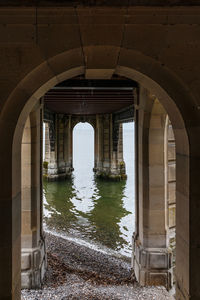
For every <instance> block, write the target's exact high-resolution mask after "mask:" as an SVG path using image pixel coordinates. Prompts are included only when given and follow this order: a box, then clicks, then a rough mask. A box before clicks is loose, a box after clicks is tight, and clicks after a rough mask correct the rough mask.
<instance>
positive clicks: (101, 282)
mask: <svg viewBox="0 0 200 300" xmlns="http://www.w3.org/2000/svg"><path fill="white" fill-rule="evenodd" d="M46 241H47V251H48V253H49V267H48V270H47V274H46V278H45V282H44V285H43V287H42V289H41V290H22V299H23V300H133V299H134V300H171V299H173V297H172V296H170V295H169V293H168V292H167V291H166V289H165V288H164V287H141V286H139V285H138V283H136V282H133V281H132V282H131V267H130V261H127V259H125V258H117V257H112V256H110V255H106V254H103V253H101V252H98V251H95V250H93V249H90V248H87V247H85V246H81V245H78V244H76V243H75V242H71V241H68V240H64V239H62V238H60V237H57V236H54V235H52V234H49V233H48V234H47V235H46Z"/></svg>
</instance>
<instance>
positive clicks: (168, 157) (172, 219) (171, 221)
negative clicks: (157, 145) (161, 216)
mask: <svg viewBox="0 0 200 300" xmlns="http://www.w3.org/2000/svg"><path fill="white" fill-rule="evenodd" d="M165 201H166V221H167V246H168V248H169V250H170V251H171V253H172V278H171V280H172V281H171V285H172V286H173V285H174V284H175V263H176V145H175V137H174V131H173V128H172V124H171V121H170V120H169V117H168V116H167V118H166V125H165Z"/></svg>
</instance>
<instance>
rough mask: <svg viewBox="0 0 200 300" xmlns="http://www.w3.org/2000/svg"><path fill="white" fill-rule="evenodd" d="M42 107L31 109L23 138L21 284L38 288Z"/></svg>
mask: <svg viewBox="0 0 200 300" xmlns="http://www.w3.org/2000/svg"><path fill="white" fill-rule="evenodd" d="M41 152H42V109H41V106H40V104H38V105H37V106H36V107H35V109H34V110H33V111H32V112H31V113H30V115H29V117H28V119H27V121H26V124H25V128H24V132H23V138H22V148H21V154H22V160H21V164H22V181H21V182H22V187H21V197H22V223H21V286H22V288H29V289H30V288H39V287H41V283H42V280H43V277H44V274H45V269H46V251H45V238H44V235H43V229H42V204H41V203H42V176H41V169H42V157H41Z"/></svg>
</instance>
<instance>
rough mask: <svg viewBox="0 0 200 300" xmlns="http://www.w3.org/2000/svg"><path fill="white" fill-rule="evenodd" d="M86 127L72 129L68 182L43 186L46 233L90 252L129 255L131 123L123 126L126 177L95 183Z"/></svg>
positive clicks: (90, 133)
mask: <svg viewBox="0 0 200 300" xmlns="http://www.w3.org/2000/svg"><path fill="white" fill-rule="evenodd" d="M89 126H90V125H89V124H87V123H86V124H85V123H84V124H80V125H79V124H78V125H77V126H76V127H75V129H74V142H73V150H74V153H73V157H74V163H73V165H74V172H73V177H72V179H71V180H67V181H63V182H49V183H48V182H44V221H45V227H46V228H47V229H48V230H53V231H54V232H56V233H58V234H61V235H62V236H64V237H66V238H70V239H75V240H76V241H78V242H80V243H82V244H87V245H89V246H90V247H93V248H98V249H100V250H103V251H106V253H108V252H110V253H115V254H116V253H118V254H123V255H126V256H131V237H132V233H133V231H134V172H133V170H134V155H133V154H134V152H133V143H134V141H133V124H125V125H124V130H123V134H124V159H125V163H126V170H127V175H128V178H127V180H126V181H120V182H112V181H108V182H107V181H103V180H99V179H96V178H95V176H94V173H93V167H94V133H93V129H92V128H90V127H89Z"/></svg>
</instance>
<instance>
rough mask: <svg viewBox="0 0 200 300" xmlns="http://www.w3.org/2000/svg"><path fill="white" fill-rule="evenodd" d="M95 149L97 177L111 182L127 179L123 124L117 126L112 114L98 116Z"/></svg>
mask: <svg viewBox="0 0 200 300" xmlns="http://www.w3.org/2000/svg"><path fill="white" fill-rule="evenodd" d="M95 148H96V150H95V168H94V170H95V173H96V176H97V177H99V178H103V179H110V180H121V179H125V178H126V168H125V162H124V159H123V132H122V124H117V125H115V124H114V122H113V115H112V114H106V115H97V116H96V130H95Z"/></svg>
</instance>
